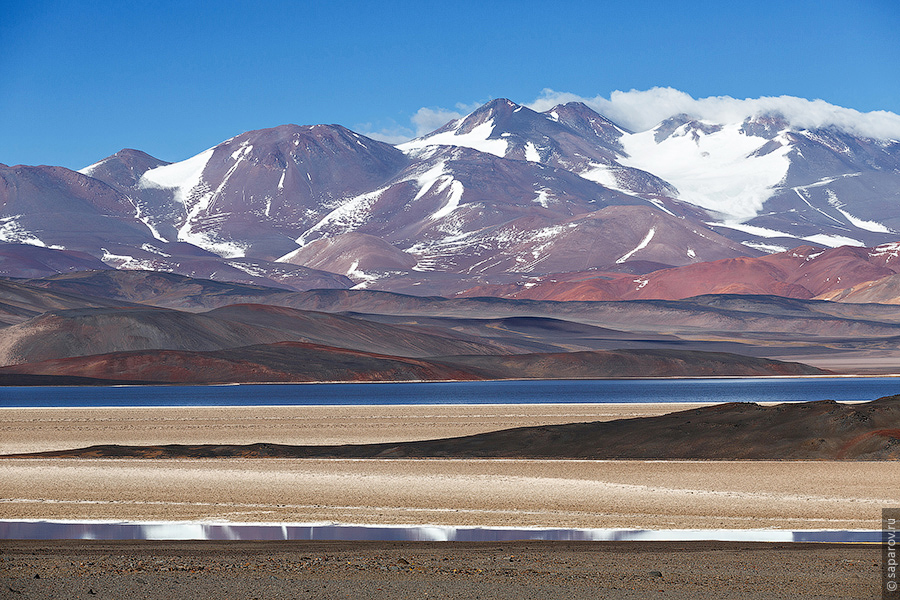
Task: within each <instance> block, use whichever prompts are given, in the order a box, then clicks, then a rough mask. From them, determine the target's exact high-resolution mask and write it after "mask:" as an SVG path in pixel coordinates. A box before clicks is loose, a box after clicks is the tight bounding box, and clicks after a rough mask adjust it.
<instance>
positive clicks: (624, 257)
mask: <svg viewBox="0 0 900 600" xmlns="http://www.w3.org/2000/svg"><path fill="white" fill-rule="evenodd" d="M654 235H656V228H655V227H651V228H650V231H648V232H647V235H645V236H644V239H642V240H641V243H640V244H638V245H637V246H635V248H634V249H633V250H631V251H630V252H626V253H625V254H623V255H622V256H621V257H620V258H619V259H618V260H616V264H617V265H620V264H622V263H623V262H625V261H626V260H628V259H629V258H631V257H632V256H634V255H635V254H636V253H638V252H640V251H641V250H643V249H644V248H646V247H647V245H648V244H649V243H650V240H652V239H653V236H654Z"/></svg>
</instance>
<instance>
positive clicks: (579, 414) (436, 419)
mask: <svg viewBox="0 0 900 600" xmlns="http://www.w3.org/2000/svg"><path fill="white" fill-rule="evenodd" d="M697 406H704V405H702V404H686V403H670V404H662V403H654V404H539V405H535V404H530V405H515V404H490V405H458V404H456V405H414V406H397V405H389V406H267V407H259V406H241V407H214V406H208V407H177V408H170V407H164V408H50V409H46V408H43V409H42V408H2V409H0V454H14V453H20V452H40V451H44V450H59V449H67V448H81V447H84V446H92V445H94V444H127V445H153V444H252V443H255V442H269V443H273V444H311V445H323V444H364V443H374V442H395V441H410V440H424V439H435V438H444V437H453V436H461V435H470V434H475V433H482V432H485V431H496V430H498V429H507V428H511V427H526V426H531V425H552V424H559V423H574V422H583V421H608V420H612V419H621V418H630V417H646V416H653V415H660V414H665V413H668V412H672V411H676V410H685V409H688V408H695V407H697Z"/></svg>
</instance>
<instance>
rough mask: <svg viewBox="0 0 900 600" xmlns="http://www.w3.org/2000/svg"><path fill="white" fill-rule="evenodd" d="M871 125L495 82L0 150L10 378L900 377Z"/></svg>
mask: <svg viewBox="0 0 900 600" xmlns="http://www.w3.org/2000/svg"><path fill="white" fill-rule="evenodd" d="M859 131H860V129H859V128H853V127H839V126H837V125H827V126H821V127H817V128H810V127H801V126H798V125H795V124H793V123H792V122H791V120H790V119H788V118H787V117H785V116H784V115H783V114H780V113H779V112H777V111H769V112H763V113H755V114H748V115H746V116H743V117H741V118H740V119H737V120H734V119H732V120H730V121H729V120H726V121H725V122H716V121H712V120H709V119H704V118H699V117H697V116H693V117H692V116H689V115H685V114H675V115H672V116H670V117H669V118H666V119H665V120H663V121H661V122H660V123H658V124H657V125H656V126H655V127H652V128H650V129H647V130H645V131H637V132H634V131H629V130H628V129H626V128H624V127H622V126H620V125H617V124H616V123H614V122H613V121H611V120H610V119H608V118H606V117H604V116H603V115H600V114H598V113H597V112H595V111H594V110H592V109H591V108H589V107H588V106H586V105H585V104H582V103H579V102H571V103H567V104H561V105H557V106H555V107H553V108H551V109H549V110H546V111H544V112H537V111H535V110H532V109H531V108H528V107H526V106H522V105H518V104H515V103H514V102H511V101H509V100H506V99H498V100H493V101H491V102H489V103H487V104H485V105H484V106H481V107H480V108H478V109H477V110H475V111H473V112H472V113H471V114H469V115H466V116H464V117H461V118H459V119H456V120H453V121H451V122H449V123H447V124H446V125H444V126H443V127H441V128H439V129H437V130H436V131H433V132H431V133H429V134H427V135H424V136H422V137H420V138H417V139H414V140H410V141H408V142H406V143H403V144H399V145H396V146H394V145H390V144H386V143H383V142H380V141H377V140H374V139H371V138H369V137H366V136H364V135H362V134H359V133H356V132H353V131H350V130H349V129H346V128H344V127H342V126H339V125H312V126H297V125H282V126H279V127H275V128H271V129H263V130H258V131H250V132H247V133H243V134H241V135H238V136H236V137H234V138H231V139H229V140H226V141H224V142H222V143H221V144H218V145H216V146H215V147H213V148H210V149H208V150H205V151H203V152H201V153H199V154H197V155H195V156H193V157H191V158H189V159H187V160H184V161H181V162H176V163H168V162H165V161H163V160H160V159H157V158H154V157H152V156H150V155H148V154H146V153H144V152H141V151H138V150H128V149H126V150H122V151H120V152H118V153H116V154H114V155H112V156H110V157H107V158H105V159H102V160H100V161H98V162H97V163H95V164H93V165H90V166H89V167H86V168H84V169H82V170H80V171H72V170H69V169H65V168H62V167H54V166H22V165H19V166H11V167H10V166H6V165H0V276H2V277H3V279H0V329H2V331H3V334H2V336H0V381H5V382H10V381H12V382H26V381H30V382H47V381H55V382H62V381H69V382H72V381H76V380H78V381H79V382H84V381H88V382H101V381H128V382H177V381H181V382H192V383H211V382H222V381H309V380H322V379H323V378H324V379H336V380H385V379H386V380H394V379H485V378H488V379H490V378H509V377H539V378H547V377H601V376H602V377H606V376H684V375H760V374H768V375H772V374H821V373H824V372H826V371H825V369H831V370H837V371H841V372H852V373H884V372H894V371H895V368H894V366H893V365H894V364H896V361H897V360H898V359H900V342H898V340H900V316H898V315H897V313H896V310H895V308H894V307H893V306H890V305H891V304H900V260H898V257H900V241H898V239H900V234H898V233H896V232H897V231H900V210H897V209H896V207H897V206H898V204H900V142H898V141H897V140H895V139H890V138H887V137H883V138H882V137H872V136H871V135H870V134H871V127H870V128H868V129H867V131H869V133H870V134H869V135H867V136H865V135H862V134H860V133H859ZM798 360H799V361H803V362H804V363H807V364H808V365H813V366H807V365H804V364H798V363H796V362H794V361H798ZM23 377H24V378H26V379H23ZM29 377H30V378H31V379H27V378H29ZM35 377H37V378H38V379H34V378H35ZM47 378H50V379H47ZM54 378H55V379H54ZM78 378H81V379H78ZM84 378H87V379H84ZM82 379H84V381H81V380H82Z"/></svg>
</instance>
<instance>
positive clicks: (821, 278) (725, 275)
mask: <svg viewBox="0 0 900 600" xmlns="http://www.w3.org/2000/svg"><path fill="white" fill-rule="evenodd" d="M897 256H898V245H897V244H886V245H884V246H878V247H875V248H857V247H852V246H841V247H839V248H829V249H825V248H821V247H816V246H800V247H798V248H794V249H793V250H789V251H787V252H781V253H778V254H770V255H767V256H761V257H739V258H728V259H724V260H717V261H712V262H702V263H695V264H692V265H687V266H684V267H677V268H672V269H662V270H659V271H653V272H651V273H647V274H645V275H629V276H621V275H618V276H616V275H613V274H608V273H603V274H601V273H594V274H590V273H582V274H577V275H576V276H574V277H573V276H572V275H566V274H563V275H551V276H547V277H544V278H541V279H539V280H533V281H528V282H523V283H521V284H516V285H506V286H481V287H477V288H473V289H471V290H467V291H466V292H465V293H464V294H462V295H463V296H467V297H473V296H499V297H504V298H527V299H533V300H642V299H661V300H680V299H683V298H690V297H693V296H700V295H704V294H768V295H775V296H785V297H789V298H801V299H809V298H814V297H817V296H819V297H821V296H822V295H823V294H828V293H829V292H834V291H836V290H842V289H844V288H848V287H850V286H854V285H858V284H861V283H864V282H868V281H873V280H876V279H881V278H883V277H887V276H890V275H894V274H895V273H897V272H898V271H900V261H898V260H897Z"/></svg>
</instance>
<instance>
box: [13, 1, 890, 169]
mask: <svg viewBox="0 0 900 600" xmlns="http://www.w3.org/2000/svg"><path fill="white" fill-rule="evenodd" d="M655 86H661V87H672V88H676V89H678V90H681V91H683V92H686V93H688V94H690V95H691V96H693V97H694V98H702V97H707V96H720V95H727V96H732V97H735V98H756V97H760V96H774V95H791V96H799V97H802V98H809V99H813V98H821V99H823V100H826V101H827V102H830V103H833V104H837V105H840V106H845V107H849V108H853V109H857V110H860V111H873V110H888V111H892V112H895V113H900V3H897V2H896V0H856V1H855V2H854V1H844V0H816V1H808V0H798V1H779V2H775V1H770V0H756V1H752V2H741V3H726V2H721V0H717V1H715V2H706V1H683V2H678V1H674V2H672V1H669V2H650V1H646V0H631V1H629V2H603V1H598V0H594V1H586V2H581V1H566V0H561V1H559V2H556V3H549V2H540V3H538V2H529V1H518V2H506V1H503V0H500V1H493V2H485V1H484V0H481V1H480V2H474V1H472V2H470V1H468V0H460V1H457V2H422V1H421V0H420V1H417V2H407V1H391V0H383V1H382V2H377V3H375V2H373V3H362V2H346V1H340V0H338V1H330V2H285V1H281V0H270V1H268V2H246V1H242V2H237V1H232V0H218V1H216V2H202V1H201V2H183V1H180V2H175V1H169V0H145V1H143V2H139V3H131V2H128V3H126V2H119V1H116V2H113V1H106V0H94V1H92V2H87V1H83V2H66V1H45V0H31V1H29V2H11V1H10V0H7V1H6V2H4V6H3V11H2V19H0V162H2V163H5V164H55V165H62V166H66V167H69V168H75V169H77V168H81V167H84V166H87V165H88V164H90V163H93V162H95V161H97V160H99V159H101V158H104V157H105V156H107V155H109V154H112V153H114V152H116V151H118V150H120V149H121V148H123V147H130V148H138V149H141V150H144V151H146V152H148V153H150V154H152V155H154V156H156V157H158V158H161V159H164V160H169V161H175V160H182V159H184V158H187V157H189V156H191V155H194V154H196V153H198V152H200V151H202V150H204V149H206V148H208V147H210V146H213V145H215V144H217V143H219V142H221V141H223V140H225V139H227V138H229V137H232V136H234V135H237V134H239V133H241V132H243V131H247V130H250V129H258V128H263V127H272V126H275V125H279V124H282V123H297V124H314V123H339V124H341V125H344V126H347V127H350V128H351V129H354V130H357V131H360V132H362V133H372V132H376V133H378V132H380V133H381V134H382V135H383V136H402V135H404V134H407V135H410V134H412V133H413V132H415V130H416V124H415V123H413V122H412V121H411V119H412V118H413V117H414V116H415V115H416V114H417V112H418V111H419V110H420V109H422V108H431V109H435V110H437V109H448V110H451V111H453V110H455V111H458V112H460V111H461V112H464V111H465V109H466V108H467V107H469V106H472V105H474V104H476V103H481V102H485V101H487V100H490V99H492V98H498V97H508V98H511V99H513V100H515V101H517V102H521V103H529V102H533V101H534V100H536V99H537V98H538V97H539V96H540V95H541V93H542V90H544V89H545V88H550V89H553V90H556V91H557V92H566V93H571V94H576V95H580V96H585V97H596V96H598V95H599V96H603V97H609V95H610V93H611V92H613V91H615V90H623V91H627V90H631V89H638V90H646V89H649V88H652V87H655ZM419 114H420V115H422V114H423V113H419ZM420 124H421V123H420Z"/></svg>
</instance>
